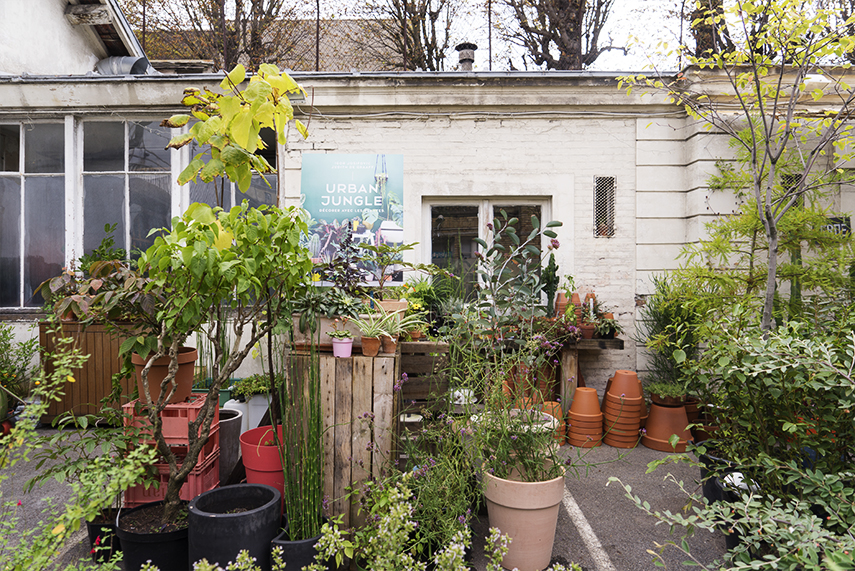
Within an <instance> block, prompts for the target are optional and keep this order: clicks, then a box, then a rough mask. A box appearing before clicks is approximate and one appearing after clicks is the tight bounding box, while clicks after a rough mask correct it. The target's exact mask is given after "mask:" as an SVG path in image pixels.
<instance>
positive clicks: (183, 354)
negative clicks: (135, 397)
mask: <svg viewBox="0 0 855 571" xmlns="http://www.w3.org/2000/svg"><path fill="white" fill-rule="evenodd" d="M197 356H198V353H197V352H196V349H194V348H193V347H179V348H178V372H177V373H176V374H175V383H176V384H177V385H178V386H177V387H176V388H175V392H174V393H172V397H171V398H170V399H169V403H170V404H171V403H179V402H184V401H186V400H187V398H188V397H189V396H190V393H191V392H192V390H193V373H194V370H195V364H196V357H197ZM131 361H132V362H133V364H134V369H135V370H136V376H137V389H138V390H139V393H140V400H142V401H145V400H146V398H145V389H144V388H143V381H142V370H143V368H144V367H145V364H146V362H147V360H145V359H143V358H142V357H140V356H139V355H137V354H136V353H134V354H133V355H131ZM169 361H170V359H169V357H168V356H164V357H161V358H160V359H158V360H157V361H155V362H154V363H153V364H152V366H151V369H149V371H148V390H149V392H150V393H151V398H152V401H153V402H157V399H158V398H160V383H162V382H163V379H165V378H166V375H167V373H168V371H169Z"/></svg>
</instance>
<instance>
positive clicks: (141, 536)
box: [116, 501, 190, 571]
mask: <svg viewBox="0 0 855 571" xmlns="http://www.w3.org/2000/svg"><path fill="white" fill-rule="evenodd" d="M162 505H163V502H162V501H160V502H152V503H150V504H144V505H141V506H137V507H135V508H131V509H129V510H124V509H123V510H120V511H119V515H118V516H116V535H117V536H118V538H119V539H120V540H121V542H122V553H123V559H124V567H125V571H137V570H138V569H139V568H140V567H142V566H143V565H144V564H145V563H146V562H147V561H149V560H151V562H152V564H153V565H155V566H156V567H157V568H158V569H160V571H187V570H188V569H189V568H190V567H189V566H188V564H187V528H186V527H185V528H184V529H178V530H175V531H167V532H163V533H139V532H135V531H130V530H127V529H122V519H123V518H125V517H127V516H128V515H129V514H131V513H134V512H137V511H139V510H145V509H158V508H159V507H160V506H162Z"/></svg>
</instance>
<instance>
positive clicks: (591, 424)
mask: <svg viewBox="0 0 855 571" xmlns="http://www.w3.org/2000/svg"><path fill="white" fill-rule="evenodd" d="M567 426H569V427H570V428H573V429H575V428H577V427H578V428H584V429H588V428H599V429H600V430H602V429H603V417H602V415H601V416H600V417H599V418H598V419H595V420H575V419H572V418H569V417H568V418H567Z"/></svg>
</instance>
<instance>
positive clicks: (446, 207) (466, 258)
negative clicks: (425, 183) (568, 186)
mask: <svg viewBox="0 0 855 571" xmlns="http://www.w3.org/2000/svg"><path fill="white" fill-rule="evenodd" d="M427 206H428V210H429V213H430V246H431V250H430V253H431V262H432V263H433V264H435V265H436V266H439V267H441V268H444V269H446V270H448V271H449V272H451V273H452V274H454V275H455V276H458V277H459V278H461V282H460V283H461V285H462V287H463V291H460V292H456V293H457V294H458V295H461V296H464V297H468V296H470V295H472V293H473V291H474V284H475V282H476V281H477V279H478V278H477V275H476V274H475V268H476V256H475V254H476V252H477V251H478V245H477V243H476V242H475V239H476V238H480V239H482V240H484V241H488V242H489V240H490V238H491V236H490V235H489V230H488V228H487V224H488V223H490V222H492V221H493V219H494V218H496V217H498V216H500V213H501V211H502V210H504V211H505V212H506V213H507V215H508V218H518V219H519V224H518V225H517V233H518V234H519V235H520V236H528V234H529V233H530V232H531V230H532V224H531V217H532V215H534V216H537V218H538V220H541V221H543V220H544V215H545V214H546V215H548V213H547V212H546V204H545V202H544V201H536V202H535V201H531V199H510V198H497V199H488V200H479V201H476V202H450V201H442V200H432V201H428V205H427ZM506 245H507V244H506Z"/></svg>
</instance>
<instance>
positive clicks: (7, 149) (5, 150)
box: [0, 125, 21, 172]
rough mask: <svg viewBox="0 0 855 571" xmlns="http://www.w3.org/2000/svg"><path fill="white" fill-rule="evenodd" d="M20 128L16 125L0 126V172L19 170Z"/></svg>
mask: <svg viewBox="0 0 855 571" xmlns="http://www.w3.org/2000/svg"><path fill="white" fill-rule="evenodd" d="M20 157H21V128H20V127H19V126H18V125H0V171H5V172H18V171H20V170H21V164H20Z"/></svg>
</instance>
